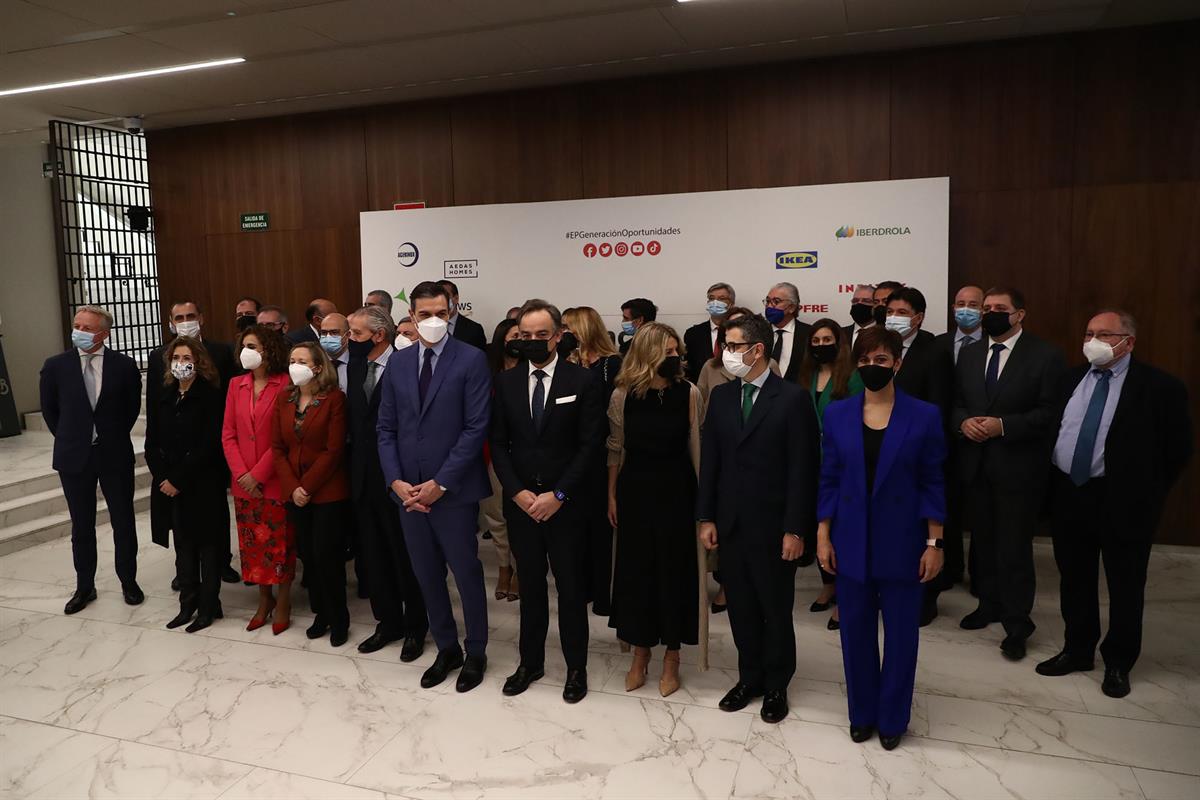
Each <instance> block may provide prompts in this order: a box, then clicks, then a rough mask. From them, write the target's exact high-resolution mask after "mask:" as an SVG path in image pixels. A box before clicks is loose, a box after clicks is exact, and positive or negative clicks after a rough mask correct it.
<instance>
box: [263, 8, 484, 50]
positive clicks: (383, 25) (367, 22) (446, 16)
mask: <svg viewBox="0 0 1200 800" xmlns="http://www.w3.org/2000/svg"><path fill="white" fill-rule="evenodd" d="M271 16H272V17H273V18H275V19H277V20H278V21H279V22H281V23H283V24H286V25H293V24H294V25H300V26H302V27H305V28H308V29H309V30H311V31H314V32H316V33H319V34H320V35H322V36H325V37H328V38H330V39H334V40H336V41H338V42H344V43H370V42H378V41H381V40H392V41H394V40H398V39H409V38H415V37H419V36H425V35H428V34H431V33H444V32H447V31H454V30H459V29H462V28H465V27H475V26H476V23H474V22H473V21H464V20H463V19H462V17H461V16H460V15H458V14H456V13H454V9H453V7H452V6H451V5H450V4H449V3H446V2H445V1H444V0H405V2H397V0H338V2H331V3H320V4H316V5H312V6H307V7H303V8H297V9H294V10H291V11H281V12H277V13H274V14H272V15H271Z"/></svg>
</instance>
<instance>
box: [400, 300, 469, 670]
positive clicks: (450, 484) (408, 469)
mask: <svg viewBox="0 0 1200 800" xmlns="http://www.w3.org/2000/svg"><path fill="white" fill-rule="evenodd" d="M409 300H410V302H411V303H412V308H411V313H412V318H413V319H414V320H415V321H416V323H417V336H418V342H417V346H416V347H409V348H406V349H404V350H401V351H398V352H397V353H396V354H395V355H394V356H393V357H392V359H391V361H389V364H388V369H387V370H386V371H385V372H384V373H383V396H382V398H381V400H380V403H379V424H378V427H377V433H378V442H379V461H380V464H381V465H382V467H383V475H384V480H386V481H387V485H388V486H389V487H390V489H391V492H392V500H393V502H395V503H396V504H397V505H398V506H400V508H401V511H400V524H401V526H402V527H403V529H404V541H405V543H406V544H407V545H408V553H409V555H410V556H411V557H412V562H413V569H414V571H415V572H416V575H417V582H418V583H420V585H421V595H422V596H423V597H424V599H425V607H426V609H427V611H428V615H429V627H430V631H431V632H432V633H433V640H434V642H435V643H436V644H437V647H438V655H437V658H436V659H435V660H434V662H433V666H431V667H430V668H429V669H428V670H426V671H425V674H424V675H423V676H421V686H423V687H425V688H430V687H432V686H436V685H438V684H439V683H441V682H442V681H443V680H445V679H446V675H447V673H448V672H449V671H450V670H452V669H457V668H458V667H460V666H461V667H462V671H461V672H460V673H459V676H458V683H457V689H458V691H460V692H467V691H470V690H471V689H474V688H475V687H476V686H478V685H479V684H480V682H482V681H483V672H484V670H485V669H486V668H487V656H486V654H485V651H486V650H487V636H488V630H487V596H486V593H485V591H484V588H483V565H482V564H480V563H479V542H478V540H477V539H476V538H475V534H476V525H475V521H476V519H478V517H479V501H480V500H482V499H483V498H485V497H488V496H490V495H491V493H492V486H491V483H490V481H489V480H488V475H487V468H486V467H485V466H484V462H483V443H484V441H485V440H486V439H487V436H488V427H489V424H490V420H491V386H492V379H491V372H490V370H489V369H488V364H487V357H486V356H485V355H484V353H483V351H482V350H479V349H478V348H475V347H472V346H470V345H468V344H464V343H463V342H461V341H459V340H457V339H454V338H453V337H450V336H447V335H446V334H447V330H448V327H449V325H448V323H449V319H450V295H449V293H448V292H447V291H446V289H445V288H443V287H442V286H439V285H438V284H436V283H434V282H432V281H424V282H422V283H419V284H417V286H416V287H415V288H414V289H413V290H412V293H411V294H410V295H409ZM447 566H449V568H450V571H451V572H453V573H454V581H455V583H456V584H458V594H459V597H460V598H462V606H463V618H464V619H463V621H464V623H465V624H466V634H467V635H466V640H465V645H466V651H467V652H466V659H465V661H464V659H463V651H462V649H461V648H460V646H459V641H458V627H457V625H456V624H455V621H454V612H453V610H452V609H451V607H450V594H449V592H448V591H447V589H446V567H447Z"/></svg>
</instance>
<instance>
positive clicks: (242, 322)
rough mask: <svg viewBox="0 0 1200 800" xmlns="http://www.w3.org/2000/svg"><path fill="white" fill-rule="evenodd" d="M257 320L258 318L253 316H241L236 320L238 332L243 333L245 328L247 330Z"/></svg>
mask: <svg viewBox="0 0 1200 800" xmlns="http://www.w3.org/2000/svg"><path fill="white" fill-rule="evenodd" d="M257 319H258V317H256V316H255V315H253V314H242V315H241V316H240V317H238V318H237V329H238V330H239V331H244V330H246V328H249V327H250V326H251V325H253V324H254V323H255V321H256V320H257Z"/></svg>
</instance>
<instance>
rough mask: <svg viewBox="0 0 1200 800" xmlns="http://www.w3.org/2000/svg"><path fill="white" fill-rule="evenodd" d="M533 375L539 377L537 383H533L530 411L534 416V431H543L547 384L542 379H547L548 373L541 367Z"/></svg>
mask: <svg viewBox="0 0 1200 800" xmlns="http://www.w3.org/2000/svg"><path fill="white" fill-rule="evenodd" d="M533 377H535V378H537V383H535V384H534V385H533V402H532V403H530V405H529V411H530V414H531V415H532V417H533V429H534V431H536V432H537V433H541V432H542V415H543V414H544V413H545V412H546V384H544V383H542V381H544V380H545V379H546V373H545V372H543V371H542V370H540V369H535V370H534V371H533Z"/></svg>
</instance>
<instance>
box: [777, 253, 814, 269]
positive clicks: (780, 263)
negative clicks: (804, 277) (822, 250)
mask: <svg viewBox="0 0 1200 800" xmlns="http://www.w3.org/2000/svg"><path fill="white" fill-rule="evenodd" d="M816 268H817V251H816V250H793V251H792V252H790V253H776V254H775V269H816Z"/></svg>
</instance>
